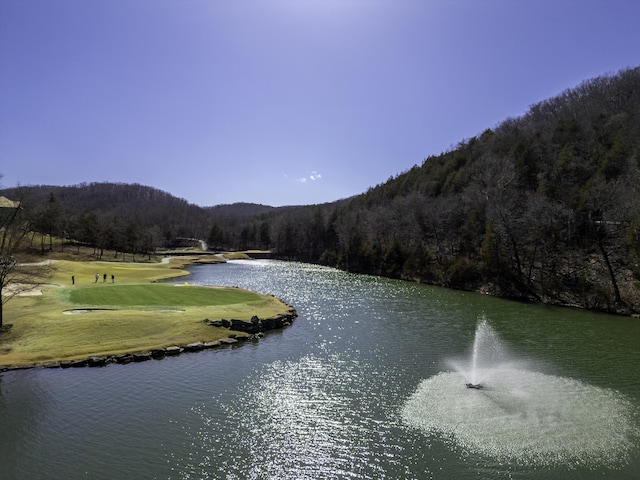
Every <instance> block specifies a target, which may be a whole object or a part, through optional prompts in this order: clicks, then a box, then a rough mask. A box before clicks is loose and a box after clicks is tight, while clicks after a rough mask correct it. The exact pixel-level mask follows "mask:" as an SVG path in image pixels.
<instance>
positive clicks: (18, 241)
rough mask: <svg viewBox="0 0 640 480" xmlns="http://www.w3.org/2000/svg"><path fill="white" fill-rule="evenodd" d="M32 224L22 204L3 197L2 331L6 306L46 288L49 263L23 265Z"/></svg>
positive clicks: (0, 250)
mask: <svg viewBox="0 0 640 480" xmlns="http://www.w3.org/2000/svg"><path fill="white" fill-rule="evenodd" d="M29 231H30V229H29V222H28V220H27V218H26V216H25V215H24V209H23V207H22V201H12V200H9V199H7V198H4V197H0V298H1V301H0V330H2V329H6V327H4V326H3V310H4V304H5V303H7V302H8V301H9V300H11V299H12V298H13V297H15V296H16V295H18V294H21V293H24V292H26V291H30V290H32V289H34V288H35V287H37V286H38V285H41V284H42V281H43V278H44V275H45V274H46V271H47V265H46V263H44V264H43V263H37V264H29V263H24V262H21V260H22V259H21V254H22V252H23V248H22V247H23V244H24V243H27V242H26V241H25V240H26V239H27V235H28V233H29Z"/></svg>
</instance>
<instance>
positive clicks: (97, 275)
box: [95, 273, 100, 283]
mask: <svg viewBox="0 0 640 480" xmlns="http://www.w3.org/2000/svg"><path fill="white" fill-rule="evenodd" d="M99 278H100V274H99V273H96V282H95V283H98V279H99Z"/></svg>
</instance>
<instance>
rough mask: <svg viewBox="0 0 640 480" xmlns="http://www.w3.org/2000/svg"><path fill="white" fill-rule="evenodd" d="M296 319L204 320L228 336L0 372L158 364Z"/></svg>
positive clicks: (232, 342) (251, 336)
mask: <svg viewBox="0 0 640 480" xmlns="http://www.w3.org/2000/svg"><path fill="white" fill-rule="evenodd" d="M297 316H298V314H297V312H296V311H295V309H294V308H293V307H291V306H290V307H289V311H288V312H287V313H285V314H282V315H278V316H277V317H274V318H259V317H258V316H257V315H254V316H253V317H252V318H251V320H250V321H246V320H237V319H231V320H226V319H221V320H209V319H207V318H206V319H204V320H203V322H205V323H206V324H207V325H209V326H211V327H217V328H226V329H228V330H229V331H230V333H229V335H228V336H227V337H225V338H221V339H219V340H214V341H210V342H193V343H189V344H186V345H172V346H169V347H165V348H156V349H151V350H142V351H137V352H131V353H121V354H117V355H92V356H89V357H87V358H83V359H80V360H60V361H48V362H41V363H34V364H29V365H6V366H5V365H0V372H6V371H10V370H25V369H29V368H81V367H104V366H106V365H109V364H112V363H118V364H128V363H137V362H144V361H148V360H161V359H163V358H165V357H173V356H176V355H180V354H182V353H190V352H200V351H202V350H208V349H214V348H220V347H227V346H231V345H236V344H238V343H241V342H246V341H249V340H253V341H256V340H258V339H259V338H261V337H262V336H263V335H264V333H265V332H267V331H269V330H277V329H282V328H285V327H288V326H290V325H291V324H292V323H293V321H294V320H295V318H296V317H297Z"/></svg>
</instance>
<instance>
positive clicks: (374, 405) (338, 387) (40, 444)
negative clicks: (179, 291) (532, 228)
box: [0, 260, 640, 480]
mask: <svg viewBox="0 0 640 480" xmlns="http://www.w3.org/2000/svg"><path fill="white" fill-rule="evenodd" d="M190 271H191V274H192V275H191V277H189V283H190V284H207V285H230V286H233V285H235V286H239V287H243V288H248V289H251V290H255V291H258V292H260V293H269V294H274V295H276V296H277V297H279V298H281V299H283V300H284V301H286V302H287V303H289V304H291V305H293V306H294V307H295V308H296V309H297V311H298V314H299V316H298V318H297V319H296V321H295V322H294V323H293V325H292V326H290V327H287V328H285V329H283V330H280V331H275V332H269V333H267V334H266V335H265V336H264V338H261V339H260V340H258V341H249V342H246V343H244V344H243V345H241V346H238V347H226V348H222V349H218V350H207V351H203V352H198V353H189V354H183V355H181V356H178V357H170V358H165V359H163V360H159V361H157V360H152V361H148V362H141V363H133V364H129V365H117V364H113V365H108V366H106V367H102V368H79V369H31V370H24V371H11V372H4V373H0V478H2V479H3V480H10V479H24V478H47V479H48V478H51V479H58V478H59V479H82V478H87V479H114V478H131V479H345V478H349V479H405V478H406V479H450V478H456V479H467V478H469V479H471V478H473V479H478V478H489V479H510V478H514V479H549V478H551V479H553V478H558V479H563V480H567V479H585V478H587V479H589V478H593V479H595V478H599V479H601V478H614V479H632V478H640V440H639V438H640V435H639V433H638V432H639V431H640V415H639V412H640V369H639V368H638V365H640V320H638V319H632V318H626V317H615V316H610V315H604V314H596V313H590V312H584V311H580V310H573V309H563V308H554V307H544V306H537V305H530V304H523V303H519V302H511V301H506V300H501V299H496V298H492V297H489V296H485V295H480V294H474V293H467V292H458V291H451V290H447V289H443V288H438V287H431V286H426V285H419V284H413V283H408V282H401V281H396V280H390V279H384V278H379V277H373V276H365V275H355V274H349V273H345V272H341V271H338V270H335V269H331V268H325V267H320V266H316V265H309V264H302V263H294V262H280V261H272V260H255V261H231V262H228V263H226V264H220V265H202V266H195V267H192V268H191V269H190ZM483 319H485V320H483ZM479 322H480V323H481V322H486V325H487V326H490V331H491V335H490V337H491V339H492V341H491V342H487V344H486V345H485V346H482V347H479V348H480V349H482V350H491V352H489V354H488V356H487V358H491V359H492V360H491V362H493V363H495V365H492V367H496V368H489V366H488V365H485V367H486V369H485V370H486V371H485V373H486V375H485V377H483V380H482V383H483V387H484V388H482V389H469V388H466V387H465V382H466V381H467V377H466V375H467V373H468V372H465V369H468V367H469V365H470V363H471V357H472V352H473V345H474V339H475V338H476V329H477V327H478V324H479ZM487 328H489V327H487ZM498 350H499V358H498V357H497V353H496V352H497V351H498ZM492 355H493V357H492ZM487 372H488V373H487Z"/></svg>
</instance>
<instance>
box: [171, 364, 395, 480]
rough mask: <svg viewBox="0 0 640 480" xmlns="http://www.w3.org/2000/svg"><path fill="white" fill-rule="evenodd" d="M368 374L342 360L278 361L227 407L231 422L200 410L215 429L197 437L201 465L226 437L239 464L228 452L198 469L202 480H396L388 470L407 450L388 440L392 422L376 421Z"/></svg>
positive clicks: (199, 412)
mask: <svg viewBox="0 0 640 480" xmlns="http://www.w3.org/2000/svg"><path fill="white" fill-rule="evenodd" d="M361 370H362V365H359V364H358V363H357V362H354V361H349V360H343V359H341V358H339V356H338V355H336V356H335V357H334V358H332V359H329V360H327V359H321V358H319V357H316V356H306V357H303V358H301V359H300V360H299V361H296V362H285V361H276V362H274V363H272V364H271V365H269V366H267V367H265V368H264V369H262V370H261V371H260V372H258V373H257V375H256V380H257V381H256V382H255V383H251V384H247V385H246V388H243V389H242V391H240V392H238V395H237V397H236V401H237V403H235V402H233V403H229V404H227V405H225V413H226V415H225V417H224V418H214V417H212V416H210V415H209V414H208V413H207V409H206V407H204V406H203V407H202V408H199V409H196V410H194V413H195V414H196V415H199V416H201V417H202V418H203V420H204V424H206V425H207V427H206V428H205V429H202V430H200V431H199V432H197V433H196V437H197V442H195V443H196V444H199V445H201V448H202V452H200V454H199V455H200V458H201V459H202V458H204V457H205V455H203V453H204V452H211V454H214V452H216V451H217V450H219V443H220V441H219V439H218V437H219V435H220V432H224V433H223V435H224V437H225V439H224V442H223V443H224V444H225V445H228V446H229V449H231V450H233V451H234V452H235V454H234V455H232V457H233V458H232V460H231V461H229V460H227V459H226V458H227V457H228V452H227V453H226V454H225V458H224V459H215V458H212V459H211V463H210V464H209V465H204V464H203V462H202V460H201V461H200V462H199V464H198V465H193V468H194V469H195V470H194V473H195V472H197V478H219V476H218V474H221V473H222V472H224V473H225V475H227V476H226V478H252V479H263V478H273V479H276V478H277V479H310V480H311V479H316V478H336V479H341V478H391V477H387V474H386V473H385V468H384V463H393V461H394V453H395V452H397V451H398V449H399V448H400V447H398V446H397V444H396V442H394V440H393V439H392V438H388V437H389V434H388V431H389V429H388V422H386V421H381V420H379V419H376V416H377V417H379V415H376V414H375V413H374V410H375V409H376V408H378V405H377V402H376V400H375V399H374V398H372V397H370V396H368V395H367V389H366V388H364V385H363V382H362V380H361V378H362V375H361V373H362V372H361ZM229 419H234V421H237V423H235V424H233V423H232V422H230V421H229ZM390 421H391V420H390ZM372 451H373V452H372ZM195 455H198V454H197V453H196V454H195ZM218 462H222V463H218ZM218 469H219V470H220V471H219V472H218ZM230 472H232V473H231V476H229V475H230ZM365 472H367V473H365ZM372 474H373V476H371V475H372ZM183 478H191V477H190V476H188V475H187V476H185V477H183ZM194 478H196V477H194Z"/></svg>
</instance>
